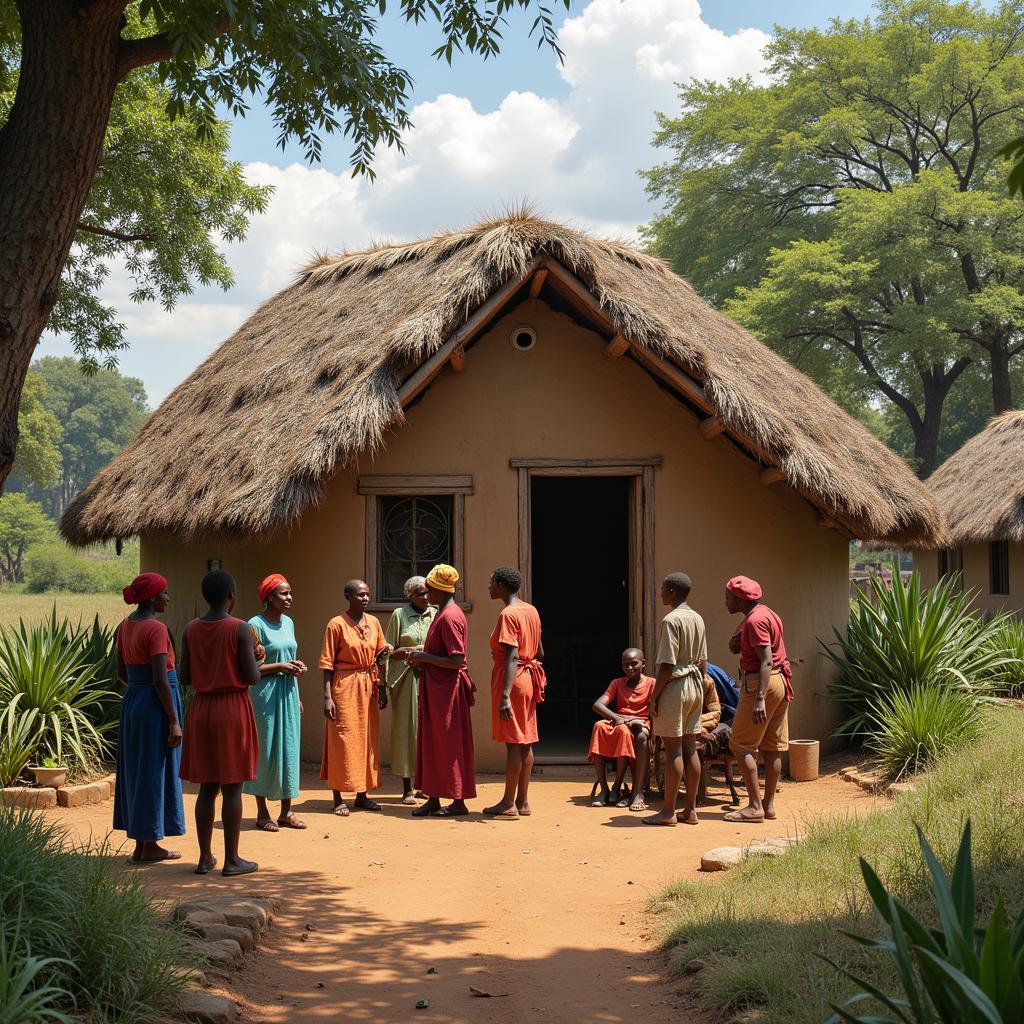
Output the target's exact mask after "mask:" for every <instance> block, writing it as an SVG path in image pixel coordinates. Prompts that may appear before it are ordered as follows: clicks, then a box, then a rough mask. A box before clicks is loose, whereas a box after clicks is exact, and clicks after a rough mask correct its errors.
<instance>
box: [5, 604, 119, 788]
mask: <svg viewBox="0 0 1024 1024" xmlns="http://www.w3.org/2000/svg"><path fill="white" fill-rule="evenodd" d="M99 670H100V666H99V665H96V664H92V663H90V662H89V661H88V658H87V655H86V654H85V653H84V651H83V649H82V647H81V646H80V645H77V644H74V643H73V642H72V641H71V638H70V635H69V631H68V629H67V624H66V623H65V622H63V621H58V620H57V617H56V615H51V617H50V620H49V621H48V622H44V623H42V624H39V625H34V626H26V625H25V623H24V622H22V623H21V624H20V626H19V627H18V628H17V629H8V630H4V631H0V706H6V707H8V708H9V709H11V711H12V712H13V714H15V715H18V716H19V717H21V718H22V719H23V720H24V721H25V722H26V723H27V724H28V728H30V729H31V730H32V734H33V736H34V740H35V744H36V751H35V756H38V757H44V756H46V755H50V756H52V757H55V758H56V759H57V760H58V762H60V763H63V764H68V766H69V767H72V768H77V769H82V770H84V769H91V768H94V767H96V766H97V765H98V764H99V763H100V762H101V761H102V760H103V759H104V757H106V756H107V755H108V754H109V743H108V741H107V739H106V734H107V733H109V732H110V731H111V728H112V724H111V723H110V722H109V721H105V720H104V719H105V717H106V716H105V715H104V713H103V709H104V702H106V701H109V700H111V699H113V697H114V696H115V695H114V694H112V693H111V692H110V691H109V690H107V689H105V688H104V687H103V686H102V685H100V684H99V683H98V680H97V677H98V675H99Z"/></svg>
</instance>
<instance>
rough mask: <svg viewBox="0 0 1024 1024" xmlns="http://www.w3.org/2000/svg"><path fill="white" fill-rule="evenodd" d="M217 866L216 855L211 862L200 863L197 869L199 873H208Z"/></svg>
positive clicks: (196, 871)
mask: <svg viewBox="0 0 1024 1024" xmlns="http://www.w3.org/2000/svg"><path fill="white" fill-rule="evenodd" d="M216 866H217V858H216V857H214V858H213V859H212V860H211V861H210V863H209V864H203V863H200V864H199V865H198V866H197V867H196V870H195V873H196V874H197V875H208V874H209V873H210V872H211V871H212V870H213V869H214V868H215V867H216Z"/></svg>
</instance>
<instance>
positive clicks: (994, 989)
mask: <svg viewBox="0 0 1024 1024" xmlns="http://www.w3.org/2000/svg"><path fill="white" fill-rule="evenodd" d="M917 839H918V843H920V846H921V852H922V854H923V855H924V860H925V863H926V864H927V866H928V872H929V874H930V875H931V880H932V892H933V894H934V896H935V906H936V910H937V911H938V917H939V922H940V924H941V927H940V928H937V929H936V928H928V927H926V926H925V925H924V924H923V923H922V922H921V921H919V920H918V918H917V917H915V916H914V914H912V913H911V911H910V910H909V909H908V908H907V907H906V906H905V905H904V904H903V903H902V902H901V901H900V900H898V899H896V897H895V896H892V895H891V894H890V893H889V892H888V891H887V890H886V888H885V886H884V885H883V884H882V882H881V879H879V877H878V875H877V874H875V872H874V870H872V868H871V866H870V865H869V864H868V862H867V861H866V860H864V859H863V858H862V859H861V862H860V870H861V875H862V876H863V878H864V884H865V885H866V886H867V890H868V895H869V896H870V897H871V902H872V904H873V905H874V911H875V918H876V919H877V920H878V923H879V925H880V926H881V927H882V929H883V931H884V932H885V933H886V935H885V937H884V938H880V939H873V938H869V937H866V936H863V935H854V934H852V933H851V932H846V933H845V934H846V935H848V936H849V937H850V938H851V939H853V940H854V941H855V942H857V943H859V944H860V945H862V946H866V947H867V948H868V949H877V950H881V951H882V952H884V953H887V954H888V955H889V956H890V957H891V958H892V960H893V961H894V963H895V965H896V969H897V972H898V974H899V978H900V983H901V985H902V987H903V995H902V996H892V995H888V994H886V993H884V992H882V991H881V990H880V989H879V988H877V987H876V986H875V985H872V984H871V983H870V982H868V981H866V980H865V979H863V978H860V977H858V976H857V975H855V974H852V973H851V972H850V971H848V970H847V969H846V968H845V967H841V966H840V965H839V964H837V963H835V961H833V960H829V959H828V957H822V959H823V960H825V961H826V962H827V963H829V964H831V965H832V966H833V967H834V968H835V969H836V970H837V971H839V972H840V973H842V974H844V975H846V977H848V978H850V979H851V980H852V981H854V982H855V983H856V984H857V986H858V987H859V989H860V991H859V992H858V993H857V994H856V995H853V996H851V997H850V998H849V999H847V1000H846V1002H844V1003H843V1005H842V1006H835V1005H833V1006H832V1009H833V1010H835V1014H834V1015H833V1016H832V1017H830V1018H829V1020H828V1021H827V1024H839V1022H840V1021H845V1022H847V1024H1020V1021H1022V1020H1024V910H1022V911H1021V913H1020V914H1018V915H1017V919H1016V920H1015V921H1014V922H1013V923H1012V924H1008V923H1007V918H1006V909H1005V907H1004V906H1003V901H1002V899H1000V900H999V901H998V902H997V903H996V906H995V909H994V910H993V911H992V916H991V918H989V922H988V924H987V925H986V926H985V927H984V928H978V927H977V905H976V900H975V884H974V866H973V864H972V863H971V823H970V821H968V822H967V825H966V826H965V828H964V831H963V836H962V837H961V839H960V850H959V852H958V854H957V858H956V864H955V865H954V868H953V879H952V882H950V879H949V876H948V875H947V874H946V872H945V870H944V869H943V867H942V865H941V864H940V863H939V861H938V858H937V857H936V856H935V854H934V852H933V851H932V848H931V847H930V846H929V845H928V842H927V840H926V839H925V838H924V834H923V833H922V832H921V830H920V829H918V830H917ZM868 1000H872V1001H874V1002H875V1003H878V1004H881V1005H882V1006H883V1007H884V1008H885V1009H886V1010H888V1011H889V1013H890V1014H892V1016H887V1017H882V1016H878V1015H877V1014H871V1015H870V1016H857V1015H856V1014H855V1013H854V1012H853V1010H854V1008H855V1007H856V1006H858V1005H859V1004H861V1003H863V1002H866V1001H868Z"/></svg>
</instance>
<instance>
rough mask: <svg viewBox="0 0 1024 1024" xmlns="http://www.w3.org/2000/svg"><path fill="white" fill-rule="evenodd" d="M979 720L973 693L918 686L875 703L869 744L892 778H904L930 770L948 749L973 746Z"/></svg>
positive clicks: (869, 731)
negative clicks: (926, 769)
mask: <svg viewBox="0 0 1024 1024" xmlns="http://www.w3.org/2000/svg"><path fill="white" fill-rule="evenodd" d="M981 720H982V715H981V708H980V706H979V704H978V701H977V700H976V699H975V698H974V696H973V695H972V694H970V693H967V692H965V691H963V690H950V689H944V688H942V687H938V686H916V685H915V686H913V687H912V688H911V689H910V690H908V691H906V692H904V691H902V690H895V691H894V692H893V693H891V694H890V695H889V696H888V697H887V698H885V699H883V700H881V701H879V702H878V704H876V705H875V707H874V708H873V709H872V711H871V712H870V715H869V718H868V722H869V724H868V739H867V744H866V745H867V748H868V750H870V751H871V753H872V754H873V755H874V757H875V759H876V760H877V762H878V765H879V767H880V768H881V769H882V771H883V772H885V774H886V775H887V776H888V777H889V778H891V779H901V778H903V777H904V776H905V775H914V774H916V773H917V772H920V771H923V770H924V769H925V768H929V767H930V766H931V765H932V764H933V763H934V762H935V760H936V758H938V757H939V756H940V755H941V754H944V753H945V752H946V751H947V750H955V749H956V748H958V747H962V746H966V745H968V744H971V743H973V742H974V741H975V740H976V739H977V738H978V733H979V732H980V729H981Z"/></svg>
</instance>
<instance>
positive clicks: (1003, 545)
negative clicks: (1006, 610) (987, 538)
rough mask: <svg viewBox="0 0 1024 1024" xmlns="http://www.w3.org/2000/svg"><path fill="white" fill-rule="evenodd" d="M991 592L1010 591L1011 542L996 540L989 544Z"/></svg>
mask: <svg viewBox="0 0 1024 1024" xmlns="http://www.w3.org/2000/svg"><path fill="white" fill-rule="evenodd" d="M988 567H989V569H988V572H989V593H990V594H1009V593H1010V544H1009V542H1008V541H1005V540H994V541H992V543H991V544H989V546H988Z"/></svg>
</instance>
